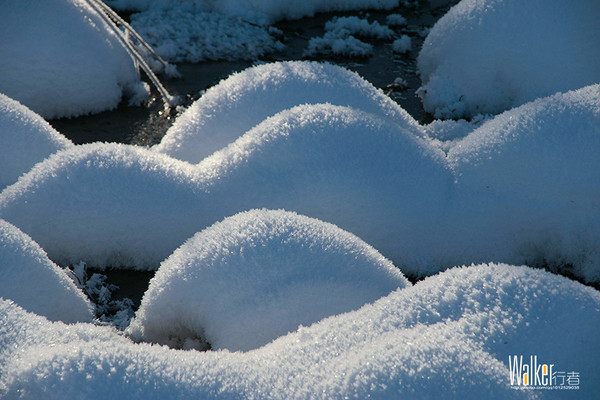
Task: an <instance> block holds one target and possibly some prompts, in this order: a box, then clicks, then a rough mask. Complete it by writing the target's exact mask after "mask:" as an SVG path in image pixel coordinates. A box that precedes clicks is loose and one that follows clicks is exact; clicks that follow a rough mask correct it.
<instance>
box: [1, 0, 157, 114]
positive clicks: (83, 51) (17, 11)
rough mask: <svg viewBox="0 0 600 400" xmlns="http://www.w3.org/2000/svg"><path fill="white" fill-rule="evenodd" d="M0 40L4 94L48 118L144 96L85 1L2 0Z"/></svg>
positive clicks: (143, 89)
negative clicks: (4, 0) (124, 97)
mask: <svg viewBox="0 0 600 400" xmlns="http://www.w3.org/2000/svg"><path fill="white" fill-rule="evenodd" d="M0 38H2V39H1V40H0V60H2V62H1V63H0V93H4V94H5V95H7V96H9V97H11V98H13V99H15V100H18V101H19V102H21V103H22V104H24V105H26V106H27V107H29V108H31V109H32V110H34V111H36V112H37V113H38V114H40V115H41V116H43V117H44V118H46V119H49V118H60V117H73V116H78V115H85V114H89V113H97V112H100V111H104V110H109V109H112V108H115V107H116V106H117V104H119V102H120V101H121V98H122V97H123V94H126V95H129V96H131V99H137V101H138V102H139V101H140V100H143V99H145V97H146V91H147V89H146V86H147V85H145V84H144V83H142V82H141V81H140V77H139V74H138V72H137V70H136V68H135V66H134V63H133V60H132V58H131V57H130V56H129V54H128V53H127V51H126V50H125V49H124V48H123V46H122V45H121V44H120V43H119V41H118V39H117V37H116V35H115V34H114V33H112V32H111V31H110V29H109V28H108V25H107V24H106V23H105V22H104V21H103V20H102V19H101V18H100V16H99V15H98V14H97V13H96V12H95V11H94V10H93V9H92V8H91V7H90V6H89V5H88V4H87V3H86V2H84V1H83V0H45V1H42V2H40V1H32V0H23V1H6V2H3V3H2V12H0ZM140 96H141V98H140Z"/></svg>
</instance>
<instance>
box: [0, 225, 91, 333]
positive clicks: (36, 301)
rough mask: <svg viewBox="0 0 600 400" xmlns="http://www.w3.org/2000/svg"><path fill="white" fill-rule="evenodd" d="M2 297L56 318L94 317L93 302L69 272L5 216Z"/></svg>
mask: <svg viewBox="0 0 600 400" xmlns="http://www.w3.org/2000/svg"><path fill="white" fill-rule="evenodd" d="M0 297H1V298H3V299H6V300H12V301H14V302H15V303H17V304H19V306H21V307H23V308H24V309H26V310H28V311H30V312H34V313H36V314H38V315H43V316H45V317H46V318H48V319H50V320H52V321H63V322H67V323H72V322H80V321H84V322H91V321H92V320H93V319H94V314H93V306H92V305H91V303H90V302H89V300H88V299H87V297H85V295H84V294H83V293H82V292H81V291H80V290H79V289H78V288H77V287H76V286H75V284H74V283H73V281H72V280H71V279H69V277H68V276H67V275H66V274H65V272H64V271H63V270H62V269H61V268H60V267H58V266H57V265H56V264H54V263H53V262H52V261H50V260H49V259H48V257H47V255H46V253H45V252H44V250H42V249H41V248H40V246H39V245H38V244H37V243H36V242H34V241H33V240H32V239H31V238H30V237H29V236H27V235H26V234H24V233H23V232H21V231H20V230H19V229H18V228H16V227H15V226H14V225H11V224H9V223H8V222H6V221H4V220H0ZM1 342H2V338H0V343H1Z"/></svg>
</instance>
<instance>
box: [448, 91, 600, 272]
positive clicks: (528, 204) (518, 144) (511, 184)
mask: <svg viewBox="0 0 600 400" xmlns="http://www.w3.org/2000/svg"><path fill="white" fill-rule="evenodd" d="M599 148H600V85H593V86H588V87H585V88H583V89H580V90H577V91H572V92H567V93H564V94H556V95H554V96H551V97H547V98H543V99H538V100H536V101H534V102H532V103H528V104H525V105H523V106H521V107H518V108H515V109H513V110H510V111H507V112H505V113H503V114H500V115H499V116H497V117H495V118H493V119H491V120H489V121H487V122H485V123H484V124H482V125H481V126H480V127H479V128H477V129H476V130H475V131H473V132H472V133H471V134H469V135H468V136H466V137H465V138H464V139H462V140H460V141H458V142H457V143H456V144H455V145H454V146H453V147H452V148H451V149H450V151H449V153H448V161H449V163H450V164H451V165H452V167H453V169H454V170H455V173H456V175H457V176H458V186H457V188H456V189H457V190H456V193H457V194H458V195H459V198H458V199H457V202H458V203H462V204H465V205H466V207H465V209H460V207H457V209H456V214H455V215H454V219H455V220H456V222H455V223H454V226H455V237H458V236H460V233H459V232H460V229H461V226H464V225H462V223H463V222H465V221H467V218H468V219H469V220H470V222H468V223H467V225H468V228H465V230H469V233H468V234H467V235H468V236H469V237H470V236H471V235H472V234H471V232H470V231H472V230H473V229H475V230H476V231H477V232H478V235H480V239H479V244H477V243H473V242H472V241H470V239H466V241H470V242H471V243H472V245H473V248H472V250H473V253H476V252H478V251H481V254H482V255H481V257H482V258H483V257H486V258H489V259H495V260H498V259H505V260H506V259H508V260H510V262H512V263H528V264H531V265H546V266H547V267H549V268H551V269H553V270H557V269H559V268H561V269H562V270H563V272H567V273H573V274H575V275H576V276H579V277H582V278H583V279H585V280H586V281H588V282H594V281H595V282H597V281H600V268H599V266H600V257H599V256H600V230H599V227H600V203H599V202H598V199H599V198H600V175H599V174H598V171H600V157H598V149H599ZM469 199H477V200H476V201H472V200H469ZM478 246H482V248H483V249H481V250H477V249H476V248H477V247H478ZM564 265H567V267H566V268H565V267H564ZM561 266H562V267H561Z"/></svg>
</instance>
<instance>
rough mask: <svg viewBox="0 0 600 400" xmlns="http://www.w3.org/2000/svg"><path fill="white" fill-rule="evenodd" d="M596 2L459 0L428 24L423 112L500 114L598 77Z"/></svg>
mask: <svg viewBox="0 0 600 400" xmlns="http://www.w3.org/2000/svg"><path fill="white" fill-rule="evenodd" d="M599 20H600V3H599V2H597V1H590V0H573V1H568V2H566V1H563V0H463V1H461V2H460V3H459V4H457V5H456V6H454V7H453V8H451V9H450V11H449V12H448V13H447V14H446V15H445V16H444V17H442V18H441V19H440V20H439V21H438V22H437V23H436V24H435V26H434V27H433V29H431V32H430V33H429V35H428V36H427V38H426V40H425V43H424V44H423V48H422V50H421V53H420V54H419V58H418V67H419V72H420V74H421V79H422V81H423V86H422V87H421V89H420V96H421V98H422V100H423V105H424V106H425V110H427V111H429V112H431V113H433V114H435V116H436V117H438V118H449V117H461V116H473V115H476V114H480V113H483V114H485V113H493V114H497V113H500V112H502V111H504V110H508V109H510V108H512V107H515V106H519V105H521V104H524V103H526V102H529V101H532V100H534V99H536V98H538V97H544V96H549V95H552V94H554V93H556V92H563V91H567V90H573V89H578V88H581V87H583V86H586V85H590V84H594V83H599V82H600V68H599V66H600V46H598V38H599V37H600V24H598V21H599Z"/></svg>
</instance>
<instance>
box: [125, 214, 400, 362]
mask: <svg viewBox="0 0 600 400" xmlns="http://www.w3.org/2000/svg"><path fill="white" fill-rule="evenodd" d="M406 286H410V283H409V282H408V280H407V279H406V278H405V277H404V276H403V275H402V273H401V272H400V271H399V270H398V269H397V268H396V267H394V265H393V264H392V263H391V262H390V261H389V260H387V259H385V258H384V257H383V256H382V255H381V254H379V253H378V252H377V251H376V250H375V249H373V248H372V247H371V246H369V245H367V244H366V243H365V242H363V241H362V240H360V239H359V238H357V237H356V236H354V235H352V234H350V233H348V232H345V231H343V230H341V229H340V228H338V227H336V226H335V225H332V224H329V223H325V222H322V221H319V220H316V219H312V218H308V217H304V216H300V215H298V214H296V213H291V212H286V211H282V210H279V211H269V210H254V211H249V212H244V213H240V214H237V215H235V216H233V217H230V218H227V219H225V220H224V221H222V222H219V223H217V224H215V225H213V226H211V227H209V228H207V229H205V230H204V231H202V232H199V233H197V234H196V235H194V236H193V237H192V238H191V239H189V240H188V241H187V242H186V243H185V244H183V245H182V246H181V247H179V248H178V249H177V250H176V251H175V252H174V253H173V254H172V255H171V256H169V258H167V259H166V260H165V261H163V262H162V263H161V265H160V268H159V269H158V272H157V274H156V275H155V277H154V278H153V279H152V281H151V282H150V287H149V288H148V291H147V292H146V294H145V295H144V299H143V300H142V305H141V307H140V308H139V310H138V311H137V313H136V318H135V320H134V321H133V322H132V324H131V326H130V327H129V334H130V335H133V336H134V337H136V338H137V340H144V341H150V342H155V343H161V344H168V345H169V347H179V348H181V347H184V348H185V347H186V345H187V346H194V345H195V346H198V345H199V344H200V343H201V342H202V341H205V340H207V341H208V342H209V343H210V344H211V347H212V349H213V350H217V349H228V350H232V351H236V350H243V351H247V350H251V349H255V348H258V347H261V346H263V345H265V344H267V343H269V342H271V341H273V340H274V339H276V338H278V337H279V336H282V335H284V334H286V333H288V332H289V331H295V330H296V329H297V328H298V326H299V325H310V324H312V323H313V322H317V321H319V320H321V319H323V318H325V317H327V316H330V315H336V314H341V313H343V312H346V311H350V310H353V309H357V308H359V307H360V306H362V305H364V304H365V303H369V302H373V301H375V300H377V299H379V298H381V297H383V296H385V295H387V294H389V293H390V292H391V291H393V290H394V289H397V288H404V287H406ZM174 305H177V306H176V307H174ZM192 341H195V342H196V343H193V342H192Z"/></svg>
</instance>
